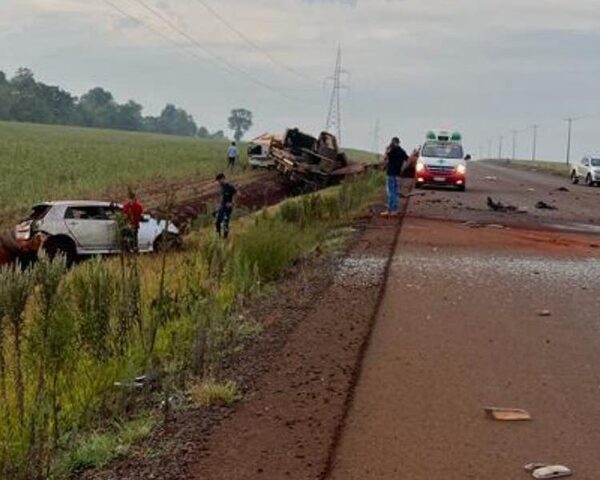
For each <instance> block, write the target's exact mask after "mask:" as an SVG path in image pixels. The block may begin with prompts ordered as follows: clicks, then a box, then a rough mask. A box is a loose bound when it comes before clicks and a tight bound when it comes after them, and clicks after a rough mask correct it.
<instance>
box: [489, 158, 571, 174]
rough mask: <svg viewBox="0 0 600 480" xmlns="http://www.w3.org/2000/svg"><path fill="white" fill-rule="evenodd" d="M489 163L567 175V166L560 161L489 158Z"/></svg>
mask: <svg viewBox="0 0 600 480" xmlns="http://www.w3.org/2000/svg"><path fill="white" fill-rule="evenodd" d="M490 163H494V164H497V165H505V166H508V167H512V168H517V169H519V170H539V171H542V172H548V173H552V174H554V175H560V176H568V175H569V167H568V166H567V165H566V164H565V163H561V162H548V161H543V160H536V161H535V162H534V161H532V160H514V161H513V160H510V161H508V162H507V161H506V160H490Z"/></svg>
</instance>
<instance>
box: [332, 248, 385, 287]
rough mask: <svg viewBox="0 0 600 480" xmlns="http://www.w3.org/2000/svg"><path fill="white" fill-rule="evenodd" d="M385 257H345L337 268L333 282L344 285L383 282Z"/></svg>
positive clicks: (367, 285) (358, 285) (378, 283)
mask: <svg viewBox="0 0 600 480" xmlns="http://www.w3.org/2000/svg"><path fill="white" fill-rule="evenodd" d="M386 263H387V258H386V257H373V256H361V257H347V258H344V259H343V260H342V261H341V262H340V265H339V267H338V269H337V273H336V277H335V283H336V284H337V285H342V286H344V287H355V288H365V287H376V286H379V285H381V284H382V283H383V276H384V272H385V267H386Z"/></svg>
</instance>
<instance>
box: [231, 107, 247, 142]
mask: <svg viewBox="0 0 600 480" xmlns="http://www.w3.org/2000/svg"><path fill="white" fill-rule="evenodd" d="M228 122H229V128H230V129H231V130H233V138H235V140H236V142H239V141H240V140H241V139H242V138H243V137H244V135H245V134H246V132H247V131H248V130H250V128H252V112H251V111H250V110H246V109H245V108H237V109H234V110H232V111H231V115H230V116H229V119H228Z"/></svg>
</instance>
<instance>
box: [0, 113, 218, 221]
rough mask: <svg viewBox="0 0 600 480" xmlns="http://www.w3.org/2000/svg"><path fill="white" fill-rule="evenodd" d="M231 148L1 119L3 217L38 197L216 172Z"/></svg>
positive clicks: (0, 207) (182, 139)
mask: <svg viewBox="0 0 600 480" xmlns="http://www.w3.org/2000/svg"><path fill="white" fill-rule="evenodd" d="M225 149H226V143H224V142H216V141H200V140H197V139H193V138H185V137H174V136H167V135H153V134H140V133H129V132H116V131H110V130H96V129H86V128H73V127H60V126H48V125H31V124H18V123H5V122H0V167H1V169H2V176H1V177H0V221H2V220H4V219H5V218H9V219H11V220H12V219H13V218H14V216H15V215H16V214H17V213H18V212H20V211H22V210H23V209H24V208H27V207H28V206H29V205H30V204H31V203H33V202H36V201H41V200H48V199H56V198H59V197H63V198H68V197H70V198H75V197H82V196H85V195H87V194H91V193H98V192H105V191H107V190H115V189H116V187H118V186H123V189H125V186H126V185H128V184H133V185H135V184H139V183H141V182H144V181H146V180H150V179H154V178H176V177H185V176H189V175H198V176H205V175H210V174H213V173H214V172H216V171H217V170H218V169H219V168H222V166H223V163H224V161H223V157H224V151H225ZM124 193H125V192H124Z"/></svg>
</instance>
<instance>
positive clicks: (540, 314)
mask: <svg viewBox="0 0 600 480" xmlns="http://www.w3.org/2000/svg"><path fill="white" fill-rule="evenodd" d="M537 314H538V317H551V316H552V312H551V311H550V310H538V312H537Z"/></svg>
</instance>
